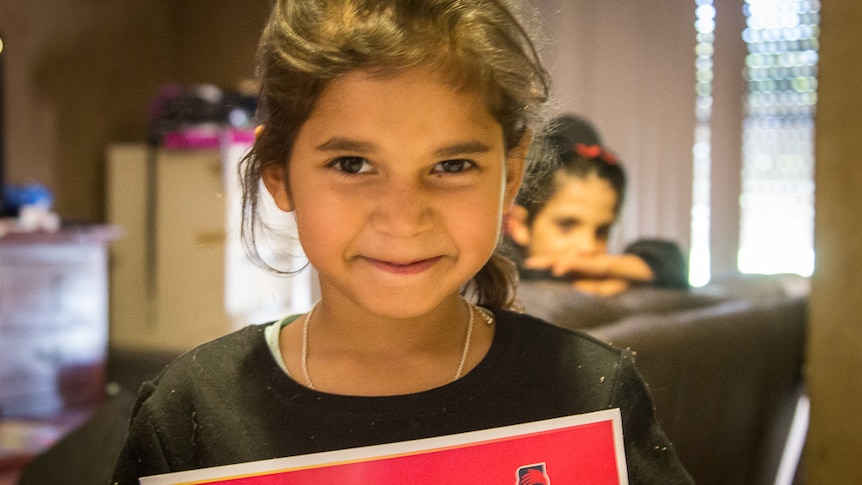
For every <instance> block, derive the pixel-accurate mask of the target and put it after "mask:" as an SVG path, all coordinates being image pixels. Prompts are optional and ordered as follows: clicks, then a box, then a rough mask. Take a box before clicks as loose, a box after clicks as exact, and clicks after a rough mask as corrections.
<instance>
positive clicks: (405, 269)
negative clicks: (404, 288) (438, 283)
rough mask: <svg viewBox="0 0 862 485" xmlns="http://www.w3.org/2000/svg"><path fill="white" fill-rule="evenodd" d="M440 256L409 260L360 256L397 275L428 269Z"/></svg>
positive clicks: (374, 265)
mask: <svg viewBox="0 0 862 485" xmlns="http://www.w3.org/2000/svg"><path fill="white" fill-rule="evenodd" d="M442 258H443V256H436V257H433V258H426V259H418V260H413V261H409V262H397V261H386V260H381V259H374V258H368V257H362V258H361V259H362V260H364V261H366V262H367V263H368V264H370V265H371V266H373V267H375V268H377V269H380V270H382V271H385V272H387V273H391V274H397V275H412V274H419V273H422V272H423V271H426V270H428V269H430V268H431V267H432V266H434V265H435V264H436V263H437V262H438V261H440V259H442Z"/></svg>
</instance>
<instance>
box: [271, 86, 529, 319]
mask: <svg viewBox="0 0 862 485" xmlns="http://www.w3.org/2000/svg"><path fill="white" fill-rule="evenodd" d="M525 138H529V137H525ZM523 145H524V146H520V147H518V148H517V149H516V150H515V151H514V152H517V153H512V155H513V157H511V158H508V159H507V153H506V150H505V147H504V140H503V131H502V127H501V125H500V124H499V123H498V122H497V121H496V120H495V119H494V118H493V117H492V116H491V115H490V114H489V113H488V110H487V108H486V106H485V105H484V104H483V103H482V100H481V97H480V96H478V95H476V94H474V93H469V92H461V91H457V90H455V89H453V88H452V87H450V86H448V85H447V84H444V83H442V82H440V81H438V80H437V78H436V77H435V76H434V74H433V73H431V72H428V71H426V70H422V69H412V70H408V71H405V72H402V73H399V74H398V75H396V76H390V77H379V76H374V75H373V74H371V73H368V72H365V71H355V72H352V73H349V74H346V75H344V76H342V77H340V78H338V79H336V80H335V81H333V82H332V83H331V84H330V85H329V86H328V87H327V88H326V89H325V90H324V91H323V93H322V94H321V96H320V97H319V99H318V100H317V103H316V104H315V108H314V109H313V110H312V112H311V115H310V117H309V119H308V120H307V121H306V122H305V123H304V124H303V126H302V127H301V129H300V131H299V133H298V135H297V138H296V140H295V144H294V148H293V153H292V155H291V157H290V160H289V161H288V163H287V170H288V174H287V175H288V178H287V180H289V181H290V186H289V187H285V184H284V181H285V178H284V167H276V168H271V169H267V171H265V173H264V181H265V183H266V185H267V188H268V189H269V191H270V192H271V193H272V195H273V197H274V198H275V201H276V203H277V204H278V206H279V207H280V208H281V209H282V210H294V211H295V212H296V222H297V228H298V232H299V238H300V241H301V243H302V246H303V248H304V250H305V253H306V255H307V256H308V259H309V260H310V262H311V263H312V264H313V265H314V267H315V268H316V269H317V271H318V273H319V276H320V284H321V291H322V294H323V297H324V299H325V300H326V301H327V302H329V303H340V304H341V305H342V308H346V309H349V310H351V311H365V312H367V314H375V315H381V316H387V317H391V318H409V317H415V316H420V315H423V314H425V313H426V312H429V311H431V310H433V309H435V308H437V307H438V306H439V305H440V304H441V303H443V302H448V304H450V305H451V303H452V301H451V299H456V298H458V293H459V289H460V288H461V286H462V285H464V284H465V283H466V282H467V281H469V280H470V279H471V278H472V277H473V276H474V275H475V274H476V273H477V272H478V271H479V270H480V269H481V268H482V266H483V265H484V264H485V262H487V260H488V259H489V258H490V256H491V254H492V253H493V251H494V249H495V247H496V244H497V240H498V236H499V234H500V224H501V218H502V213H503V212H504V210H506V209H508V208H509V207H510V206H511V204H512V201H513V199H514V197H515V194H516V193H517V191H518V187H519V185H520V182H521V177H522V174H523V156H524V155H525V154H526V150H527V148H528V145H529V141H528V140H525V142H524V143H523ZM345 305H346V306H345Z"/></svg>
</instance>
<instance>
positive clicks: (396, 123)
mask: <svg viewBox="0 0 862 485" xmlns="http://www.w3.org/2000/svg"><path fill="white" fill-rule="evenodd" d="M304 125H305V126H304V128H307V129H303V131H306V132H307V133H308V132H310V133H319V134H320V135H321V136H324V132H325V133H329V132H331V131H333V130H334V131H346V130H349V131H351V132H352V133H355V134H359V135H360V136H368V137H371V136H374V135H375V134H378V133H393V132H402V133H403V134H404V135H405V136H409V135H411V134H416V133H417V130H421V133H423V135H424V136H427V135H428V133H437V134H440V135H446V136H451V135H453V134H458V133H462V134H464V135H465V136H498V135H499V136H502V126H501V125H500V124H499V123H498V122H497V121H496V120H495V119H494V117H493V116H492V115H491V113H490V111H489V109H488V106H487V103H486V102H485V98H484V97H483V96H482V95H481V93H479V92H477V91H475V90H466V89H460V88H458V87H456V86H454V85H452V84H451V83H447V82H445V81H444V80H443V78H442V77H441V76H440V75H439V74H436V73H434V72H431V71H429V70H428V69H425V68H411V69H406V70H401V71H397V72H394V73H393V72H386V73H380V72H375V71H368V70H359V71H352V72H349V73H347V74H344V75H342V76H340V77H338V78H336V79H335V80H333V81H332V82H331V83H329V85H328V86H327V87H326V88H325V89H324V90H323V92H322V93H321V95H320V97H319V98H318V100H317V102H316V103H315V106H314V108H313V109H312V111H311V114H310V116H309V118H308V120H307V121H306V122H305V124H304Z"/></svg>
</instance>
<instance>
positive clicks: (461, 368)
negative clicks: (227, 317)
mask: <svg viewBox="0 0 862 485" xmlns="http://www.w3.org/2000/svg"><path fill="white" fill-rule="evenodd" d="M318 303H320V300H318V301H317V302H315V303H314V306H312V307H311V310H309V311H308V313H307V314H306V315H305V321H304V322H303V325H302V355H301V357H302V377H303V378H304V379H305V385H306V387H308V388H309V389H314V382H312V380H311V374H309V373H308V322H309V321H311V317H312V316H313V315H314V310H316V309H317V304H318ZM464 303H465V304H466V305H467V310H468V311H469V312H470V319H469V320H468V321H467V336H466V337H465V338H464V349H463V350H462V351H461V361H460V362H459V363H458V370H457V371H456V372H455V378H454V379H452V380H453V381H457V380H458V379H460V378H461V376H462V375H463V373H464V366H465V365H466V364H467V355H468V354H469V353H470V340H472V337H473V321H474V316H475V313H476V312H479V316H481V317H482V320H483V321H484V322H485V324H486V325H493V324H494V317H492V316H491V315H490V314H488V313H486V312H485V311H484V310H483V309H481V308H479V307H477V306H476V305H474V304H473V303H471V302H469V301H467V300H464Z"/></svg>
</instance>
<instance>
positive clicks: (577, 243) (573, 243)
mask: <svg viewBox="0 0 862 485" xmlns="http://www.w3.org/2000/svg"><path fill="white" fill-rule="evenodd" d="M569 242H570V244H569V247H570V248H571V250H572V251H573V252H574V253H575V254H576V255H578V256H595V255H597V254H599V253H601V252H603V251H604V243H603V242H602V241H601V240H599V238H598V237H596V234H595V231H593V230H592V229H590V228H581V229H580V230H578V231H575V232H574V233H573V234H572V235H571V237H570V241H569Z"/></svg>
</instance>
